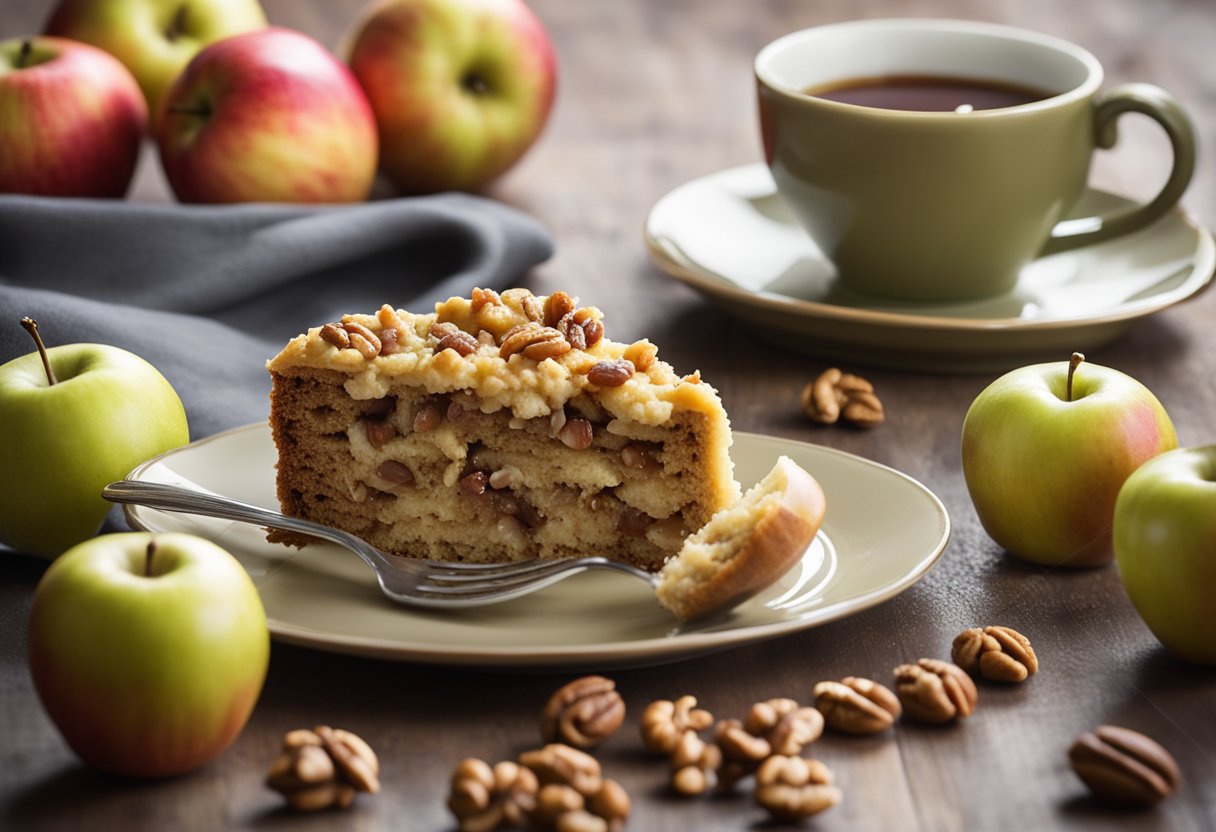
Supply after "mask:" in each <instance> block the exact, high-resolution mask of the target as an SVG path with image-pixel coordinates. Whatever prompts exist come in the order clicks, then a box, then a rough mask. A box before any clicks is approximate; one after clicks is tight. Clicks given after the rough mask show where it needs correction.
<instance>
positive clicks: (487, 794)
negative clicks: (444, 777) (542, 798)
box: [448, 757, 538, 832]
mask: <svg viewBox="0 0 1216 832" xmlns="http://www.w3.org/2000/svg"><path fill="white" fill-rule="evenodd" d="M537 790H538V784H537V782H536V775H535V774H533V773H532V772H531V771H530V770H529V769H527V768H525V767H523V766H520V765H517V764H515V763H512V762H509V761H505V762H501V763H498V764H497V765H496V766H494V767H493V768H490V766H489V765H488V764H487V763H485V762H483V761H481V760H478V759H476V758H473V757H470V758H468V759H465V760H462V761H461V762H460V764H459V765H458V766H456V771H455V772H453V773H452V781H451V791H450V793H449V795H448V809H450V810H451V812H452V814H453V815H455V816H456V820H457V821H458V822H459V823H460V829H461V832H488V830H492V829H496V828H497V827H498V826H499V825H500V824H504V823H505V824H509V825H511V826H523V825H524V824H525V823H526V822H527V819H528V816H529V814H530V813H531V812H532V811H533V809H535V807H536V793H537Z"/></svg>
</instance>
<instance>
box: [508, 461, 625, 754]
mask: <svg viewBox="0 0 1216 832" xmlns="http://www.w3.org/2000/svg"><path fill="white" fill-rule="evenodd" d="M493 481H494V478H493V477H491V478H490V483H491V485H493ZM624 721H625V700H624V699H622V698H621V694H620V693H618V692H617V689H616V682H614V681H612V680H611V679H606V678H604V677H603V676H584V677H582V678H581V679H575V680H574V681H573V682H569V683H567V684H565V685H563V686H562V687H560V688H558V689H557V690H556V691H555V692H554V693H553V695H552V696H550V697H549V701H548V703H546V704H545V707H544V710H543V711H541V715H540V732H541V737H542V738H543V739H544V740H545V741H546V742H558V741H560V742H564V743H566V744H568V745H572V746H574V747H575V748H591V747H593V746H596V745H599V744H600V743H601V742H603V741H604V740H606V739H608V738H609V737H610V736H612V735H613V734H615V733H616V731H617V729H618V728H620V727H621V723H622V722H624Z"/></svg>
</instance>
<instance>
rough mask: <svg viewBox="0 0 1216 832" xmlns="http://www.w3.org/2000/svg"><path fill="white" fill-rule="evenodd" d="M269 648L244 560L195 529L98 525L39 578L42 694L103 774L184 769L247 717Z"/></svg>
mask: <svg viewBox="0 0 1216 832" xmlns="http://www.w3.org/2000/svg"><path fill="white" fill-rule="evenodd" d="M269 655H270V636H269V631H268V630H267V626H266V614H265V611H264V610H263V607H262V602H261V600H260V598H259V597H258V593H257V589H256V588H255V587H254V585H253V581H252V580H251V579H250V578H249V573H248V572H246V571H245V569H244V568H243V567H242V566H241V565H240V563H238V562H237V560H236V559H235V558H234V557H232V555H230V554H229V553H228V552H227V551H225V550H224V549H221V548H220V547H219V546H216V545H215V544H214V543H211V542H210V541H208V540H204V539H203V538H200V537H194V536H193V535H187V534H158V535H152V534H147V533H142V532H140V533H135V532H133V533H125V534H108V535H102V536H101V537H97V538H94V539H92V540H89V541H86V542H85V543H81V544H80V545H78V546H76V547H74V548H72V549H71V550H69V551H68V552H67V553H65V554H64V555H63V556H62V557H61V558H59V559H58V560H56V561H55V562H54V563H53V564H51V567H50V568H49V569H48V570H47V571H46V573H45V574H44V575H43V577H42V580H41V581H40V582H39V583H38V587H37V589H36V590H35V592H34V602H33V607H32V608H31V611H30V620H29V663H30V670H31V672H32V675H33V678H34V684H35V687H36V689H37V691H38V696H39V698H40V700H41V701H42V704H43V707H45V708H46V711H47V713H48V714H49V715H50V717H51V720H52V721H53V722H54V723H55V725H56V727H57V728H58V729H59V732H60V733H61V734H62V735H63V738H64V740H66V742H67V744H68V745H69V746H70V747H71V748H72V750H73V751H74V752H75V753H76V754H77V755H78V756H79V757H80V758H81V759H82V760H84V761H85V762H86V763H88V764H89V765H91V766H94V767H95V768H98V769H100V770H102V771H106V772H109V773H112V774H121V775H126V776H130V777H163V776H169V775H173V774H181V773H183V772H187V771H190V770H192V769H194V768H197V767H198V766H200V765H202V764H203V763H205V762H207V761H208V760H210V759H212V758H214V757H215V756H217V755H218V754H219V753H220V752H222V751H223V750H224V749H225V748H227V747H228V746H229V745H230V744H231V743H232V741H233V740H235V739H236V737H237V736H238V735H239V734H240V732H241V730H242V729H243V728H244V727H245V723H246V721H247V720H248V718H249V715H250V713H251V712H252V711H253V707H254V705H255V704H256V702H257V699H258V695H259V694H260V692H261V689H262V682H263V681H264V680H265V678H266V668H267V663H268V661H269Z"/></svg>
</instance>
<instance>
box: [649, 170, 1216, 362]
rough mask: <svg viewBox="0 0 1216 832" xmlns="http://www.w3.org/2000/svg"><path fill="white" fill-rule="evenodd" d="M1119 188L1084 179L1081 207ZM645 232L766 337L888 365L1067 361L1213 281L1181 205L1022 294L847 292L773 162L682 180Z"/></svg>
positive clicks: (1085, 252) (1205, 238)
mask: <svg viewBox="0 0 1216 832" xmlns="http://www.w3.org/2000/svg"><path fill="white" fill-rule="evenodd" d="M1126 204H1128V201H1127V200H1126V199H1124V198H1122V197H1119V196H1115V195H1114V194H1109V193H1106V192H1104V191H1099V190H1095V189H1090V190H1088V191H1087V192H1086V193H1085V194H1084V196H1083V197H1082V199H1081V202H1080V204H1079V205H1078V206H1077V207H1076V209H1075V210H1076V215H1077V216H1084V215H1089V214H1095V213H1108V212H1110V211H1111V210H1113V209H1116V208H1118V207H1120V206H1123V205H1126ZM645 238H646V244H647V247H648V248H649V250H650V254H651V257H652V259H653V260H654V262H655V263H656V264H657V265H658V266H659V268H660V269H662V270H663V271H665V272H667V273H668V274H670V275H671V276H672V277H675V278H676V279H677V280H679V281H681V282H683V283H686V284H688V285H689V286H692V287H693V288H694V289H696V290H698V291H700V292H702V293H703V294H705V295H706V296H707V297H708V298H709V299H710V300H712V301H714V302H715V303H717V304H719V305H721V306H722V307H723V309H725V310H726V311H728V312H730V313H731V314H733V315H736V316H737V317H739V318H740V319H741V320H743V321H744V322H745V323H747V324H749V325H751V326H752V327H753V328H754V329H755V330H756V332H757V334H758V335H760V336H761V337H764V338H767V339H769V340H776V341H778V342H779V343H781V344H784V345H786V346H792V347H795V348H799V349H803V350H806V351H809V352H813V353H817V354H821V355H826V356H829V357H842V358H848V359H849V360H850V361H851V362H863V363H869V364H874V365H878V366H887V367H898V368H905V369H922V370H936V371H954V372H970V371H980V370H998V369H1007V368H1010V367H1013V366H1017V365H1019V364H1023V363H1027V362H1029V361H1032V360H1048V359H1055V358H1060V357H1061V356H1065V355H1067V354H1068V353H1069V352H1071V351H1073V350H1085V349H1090V348H1093V347H1096V346H1099V345H1101V344H1104V343H1107V342H1109V341H1111V340H1113V339H1115V338H1117V337H1118V336H1120V335H1122V334H1123V333H1124V332H1126V331H1127V330H1128V329H1129V328H1130V327H1131V326H1132V325H1133V324H1134V323H1135V322H1136V321H1137V320H1140V319H1141V318H1144V317H1146V316H1149V315H1152V314H1154V313H1156V312H1160V311H1161V310H1162V309H1165V308H1167V307H1169V306H1172V305H1174V304H1176V303H1179V302H1180V301H1183V300H1186V299H1187V298H1190V297H1193V296H1194V295H1195V294H1197V293H1198V292H1199V291H1200V290H1201V289H1204V288H1205V287H1207V286H1208V285H1209V284H1210V282H1211V280H1212V274H1213V271H1214V270H1216V246H1214V245H1213V242H1212V236H1211V234H1209V233H1208V232H1207V231H1206V230H1205V229H1203V228H1200V227H1199V226H1198V225H1197V224H1196V223H1195V222H1194V221H1193V220H1192V219H1191V218H1190V217H1189V216H1187V214H1186V213H1185V212H1183V211H1181V210H1178V209H1176V210H1174V211H1172V212H1170V213H1169V214H1168V215H1166V216H1165V217H1164V218H1162V219H1161V220H1159V221H1158V222H1157V223H1155V224H1154V225H1152V226H1151V227H1149V228H1146V229H1144V230H1143V231H1140V232H1137V233H1135V234H1129V235H1127V236H1125V237H1121V238H1119V239H1117V240H1113V241H1111V242H1107V243H1101V244H1098V245H1093V246H1088V247H1086V248H1081V249H1077V250H1075V251H1071V252H1065V253H1062V254H1056V255H1052V256H1050V257H1042V258H1039V259H1037V260H1035V261H1033V262H1032V263H1030V264H1029V265H1028V266H1027V267H1026V268H1025V269H1023V271H1022V274H1021V276H1020V278H1019V280H1018V284H1017V286H1016V287H1015V288H1014V289H1013V291H1011V292H1009V293H1007V294H1004V295H1001V296H999V297H996V298H991V299H987V300H983V301H974V302H967V303H958V304H948V305H940V304H933V305H917V304H910V303H901V302H899V301H883V300H878V299H874V298H867V297H863V296H861V295H856V294H851V293H848V292H847V291H845V290H842V289H840V288H839V287H837V286H836V285H835V275H834V271H833V268H832V266H831V265H830V264H829V263H828V262H827V260H826V259H825V258H824V257H823V255H822V253H821V252H820V251H819V250H818V248H816V246H815V244H814V243H812V242H811V240H810V238H809V237H807V236H806V234H805V233H803V231H802V229H801V228H799V227H798V226H797V225H796V223H795V222H794V220H793V217H792V216H791V215H790V213H789V211H788V209H787V208H786V205H785V203H784V202H783V201H782V199H781V197H780V196H779V195H778V194H777V191H776V186H775V185H774V184H773V180H772V177H771V176H770V175H769V172H768V168H767V167H765V166H764V165H763V164H755V165H747V166H744V167H739V168H732V169H730V170H725V171H721V172H719V173H715V174H711V175H709V176H705V177H702V178H700V179H696V180H694V181H692V182H689V183H687V184H684V185H681V186H680V187H678V188H676V189H675V190H673V191H671V192H670V193H669V194H667V195H666V196H664V197H663V198H662V199H660V200H659V201H658V202H657V203H655V205H654V207H653V208H652V209H651V211H650V215H649V217H648V218H647V220H646V227H645Z"/></svg>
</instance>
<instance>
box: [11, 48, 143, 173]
mask: <svg viewBox="0 0 1216 832" xmlns="http://www.w3.org/2000/svg"><path fill="white" fill-rule="evenodd" d="M147 122H148V108H147V106H146V105H145V104H144V97H143V94H142V93H141V92H140V91H139V85H138V84H136V83H135V79H134V78H132V77H131V73H129V72H128V71H127V70H126V68H125V67H124V66H123V65H122V64H121V63H119V62H118V61H117V60H116V59H115V58H114V57H113V56H111V55H108V54H106V53H105V52H103V51H101V50H100V49H96V48H94V47H92V46H89V45H87V44H84V43H77V42H75V41H70V40H65V39H63V38H50V37H32V38H15V39H12V40H5V41H0V192H6V193H19V194H37V195H41V196H87V197H121V196H123V195H124V194H125V193H126V192H127V186H128V185H130V184H131V177H132V175H133V174H134V173H135V163H136V162H137V161H138V160H139V146H140V142H141V141H142V140H143V135H144V131H145V129H146V127H147Z"/></svg>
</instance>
